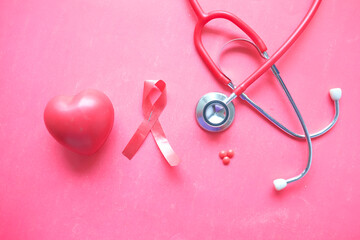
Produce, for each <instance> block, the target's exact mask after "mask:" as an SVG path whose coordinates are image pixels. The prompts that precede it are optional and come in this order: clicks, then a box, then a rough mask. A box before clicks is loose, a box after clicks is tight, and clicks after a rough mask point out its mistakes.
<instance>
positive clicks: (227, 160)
mask: <svg viewBox="0 0 360 240" xmlns="http://www.w3.org/2000/svg"><path fill="white" fill-rule="evenodd" d="M222 161H223V164H224V165H228V164H229V163H230V158H229V157H224V158H223V160H222Z"/></svg>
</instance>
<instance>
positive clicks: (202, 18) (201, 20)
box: [189, 0, 322, 102]
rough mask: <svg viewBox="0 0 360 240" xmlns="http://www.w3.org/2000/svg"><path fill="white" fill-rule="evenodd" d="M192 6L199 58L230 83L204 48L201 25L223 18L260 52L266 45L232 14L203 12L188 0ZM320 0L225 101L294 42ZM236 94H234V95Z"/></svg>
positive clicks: (217, 76) (274, 61) (248, 83)
mask: <svg viewBox="0 0 360 240" xmlns="http://www.w3.org/2000/svg"><path fill="white" fill-rule="evenodd" d="M189 1H190V4H191V6H192V8H193V9H194V12H195V14H196V15H197V17H198V23H197V24H196V27H195V32H194V43H195V47H196V49H197V50H198V52H199V54H200V56H201V58H202V59H203V60H204V62H205V64H206V65H207V66H208V68H209V70H210V71H211V72H212V74H213V75H214V77H215V78H216V79H217V80H219V81H220V82H222V83H224V84H229V83H231V81H230V79H229V78H227V77H226V76H225V75H224V74H223V73H222V72H221V70H220V69H219V68H218V66H217V65H216V64H215V63H214V61H213V60H212V59H211V57H210V55H209V54H208V53H207V51H206V50H205V47H204V46H203V43H202V40H201V33H202V29H203V27H204V26H205V25H206V23H208V22H209V21H211V20H213V19H216V18H224V19H227V20H229V21H231V22H232V23H234V24H235V25H237V26H238V27H239V28H240V29H241V30H243V31H244V32H245V33H246V34H247V35H248V36H249V37H250V39H251V40H252V41H253V42H254V43H255V44H256V45H257V46H258V47H259V49H260V50H261V52H262V53H264V52H265V51H266V49H267V48H266V45H265V44H264V42H263V41H262V40H261V38H260V37H259V36H258V35H257V34H256V32H255V31H254V30H252V29H251V28H250V27H249V26H248V25H247V24H246V23H244V22H243V21H242V20H241V19H239V18H238V17H236V16H235V15H234V14H232V13H229V12H225V11H213V12H210V13H207V14H206V13H204V11H203V10H202V9H201V7H200V5H199V3H198V1H197V0H189ZM321 1H322V0H314V1H313V4H312V5H311V7H310V8H309V10H308V12H307V14H306V15H305V17H304V18H303V20H302V21H301V22H300V24H299V25H298V26H297V28H296V29H295V30H294V32H293V33H292V34H291V35H290V37H289V38H288V39H287V40H286V41H285V42H284V44H283V45H281V47H280V48H279V49H278V50H277V51H276V52H275V53H274V54H273V55H272V56H271V57H270V58H269V59H268V60H267V61H266V62H265V63H263V64H262V65H261V66H260V67H259V68H258V69H257V70H256V71H255V72H253V73H252V74H251V75H250V76H248V77H247V78H246V79H245V80H244V81H243V82H242V83H241V84H239V85H238V86H237V87H236V88H235V89H234V91H233V94H231V95H232V96H230V97H229V99H228V100H227V101H226V102H231V101H232V100H233V99H235V98H236V96H239V95H240V94H241V93H243V92H244V91H245V90H246V89H247V88H248V87H249V86H250V85H251V84H252V83H254V82H255V81H256V80H257V79H258V78H259V77H260V76H262V75H263V74H264V73H265V72H266V71H267V70H268V69H270V68H271V67H272V65H274V64H275V63H276V62H277V61H278V60H279V58H280V57H281V56H282V55H283V54H284V53H285V52H286V51H287V50H288V49H289V48H290V47H291V46H292V45H293V44H294V42H295V41H296V40H297V38H298V37H299V36H300V35H301V33H302V32H303V31H304V30H305V28H306V27H307V25H308V24H309V23H310V21H311V19H312V18H313V16H314V15H315V13H316V11H317V9H318V8H319V6H320V3H321ZM234 95H236V96H234Z"/></svg>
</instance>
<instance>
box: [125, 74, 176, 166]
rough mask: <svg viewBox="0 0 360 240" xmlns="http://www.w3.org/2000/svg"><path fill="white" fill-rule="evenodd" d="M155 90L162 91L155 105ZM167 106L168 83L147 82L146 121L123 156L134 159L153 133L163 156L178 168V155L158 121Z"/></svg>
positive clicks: (145, 87)
mask: <svg viewBox="0 0 360 240" xmlns="http://www.w3.org/2000/svg"><path fill="white" fill-rule="evenodd" d="M155 90H157V91H160V95H159V96H158V98H157V99H156V101H155V102H154V103H152V102H151V97H153V94H154V93H155ZM165 106H166V83H165V82H164V81H163V80H157V81H154V80H147V81H145V82H144V92H143V103H142V109H143V115H144V120H143V122H142V123H141V124H140V126H139V127H138V129H137V130H136V132H135V134H134V135H133V136H132V138H131V139H130V141H129V143H128V144H127V145H126V147H125V149H124V150H123V155H124V156H125V157H127V158H128V159H129V160H130V159H132V158H133V157H134V155H135V154H136V152H137V151H138V150H139V148H140V147H141V145H142V144H143V142H144V141H145V139H146V137H147V135H148V134H149V132H150V131H151V133H152V135H153V137H154V139H155V142H156V144H157V146H158V147H159V149H160V151H161V153H162V155H163V156H164V157H165V159H166V161H167V162H168V163H169V164H170V165H171V166H177V165H178V164H179V163H180V158H179V157H178V156H177V155H176V153H175V152H174V150H173V149H172V147H171V146H170V143H169V141H168V140H167V138H166V136H165V133H164V130H163V129H162V127H161V124H160V122H159V120H158V118H159V116H160V115H161V113H162V111H163V110H164V108H165Z"/></svg>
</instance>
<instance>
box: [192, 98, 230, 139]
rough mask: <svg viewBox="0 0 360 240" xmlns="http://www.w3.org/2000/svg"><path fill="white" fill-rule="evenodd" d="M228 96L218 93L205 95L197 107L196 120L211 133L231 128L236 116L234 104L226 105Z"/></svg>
mask: <svg viewBox="0 0 360 240" xmlns="http://www.w3.org/2000/svg"><path fill="white" fill-rule="evenodd" d="M226 99H227V96H226V95H225V94H222V93H218V92H211V93H208V94H206V95H204V96H203V97H202V98H201V99H200V100H199V102H198V104H197V106H196V120H197V122H198V123H199V125H200V126H201V127H202V128H203V129H205V130H207V131H210V132H221V131H224V130H225V129H227V128H228V127H230V125H231V123H232V122H233V120H234V116H235V107H234V104H233V103H232V102H230V103H228V104H227V105H226V104H225V102H224V101H225V100H226Z"/></svg>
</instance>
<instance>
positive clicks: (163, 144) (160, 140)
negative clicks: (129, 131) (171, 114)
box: [151, 121, 181, 167]
mask: <svg viewBox="0 0 360 240" xmlns="http://www.w3.org/2000/svg"><path fill="white" fill-rule="evenodd" d="M151 133H152V135H153V137H154V139H155V142H156V144H157V146H158V147H159V149H160V151H161V153H162V155H163V156H164V158H165V159H166V161H167V162H168V163H169V164H170V166H173V167H174V166H177V165H179V163H180V161H181V160H180V158H179V157H178V155H177V154H176V153H175V151H174V150H173V148H172V147H171V145H170V143H169V141H168V140H167V138H166V136H165V132H164V130H163V129H162V127H161V125H160V122H159V121H156V123H155V124H154V126H153V127H152V129H151Z"/></svg>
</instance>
